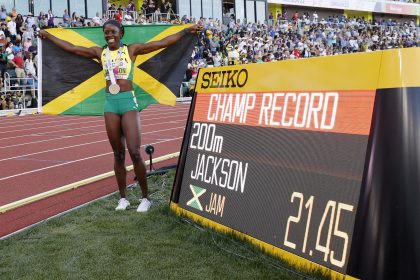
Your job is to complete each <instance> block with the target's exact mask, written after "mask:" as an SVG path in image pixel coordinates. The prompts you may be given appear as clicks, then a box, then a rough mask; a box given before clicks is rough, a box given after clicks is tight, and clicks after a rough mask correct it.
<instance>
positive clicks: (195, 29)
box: [188, 24, 203, 33]
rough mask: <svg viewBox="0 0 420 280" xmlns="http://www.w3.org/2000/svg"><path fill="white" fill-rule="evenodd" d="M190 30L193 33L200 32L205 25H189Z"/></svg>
mask: <svg viewBox="0 0 420 280" xmlns="http://www.w3.org/2000/svg"><path fill="white" fill-rule="evenodd" d="M188 30H189V31H190V32H191V33H198V32H200V31H201V30H203V25H198V24H194V25H192V26H190V27H188Z"/></svg>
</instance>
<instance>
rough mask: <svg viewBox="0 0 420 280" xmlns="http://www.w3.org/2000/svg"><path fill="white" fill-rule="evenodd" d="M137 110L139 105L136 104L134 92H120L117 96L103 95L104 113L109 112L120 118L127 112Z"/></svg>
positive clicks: (107, 93)
mask: <svg viewBox="0 0 420 280" xmlns="http://www.w3.org/2000/svg"><path fill="white" fill-rule="evenodd" d="M138 110H139V104H138V103H137V99H136V96H135V95H134V91H122V92H119V93H117V94H111V93H109V92H106V93H105V108H104V112H111V113H115V114H117V115H120V116H122V115H124V113H126V112H128V111H138Z"/></svg>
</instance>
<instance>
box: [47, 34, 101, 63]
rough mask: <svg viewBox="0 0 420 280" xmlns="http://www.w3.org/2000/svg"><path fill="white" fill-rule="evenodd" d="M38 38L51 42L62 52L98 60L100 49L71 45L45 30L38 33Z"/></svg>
mask: <svg viewBox="0 0 420 280" xmlns="http://www.w3.org/2000/svg"><path fill="white" fill-rule="evenodd" d="M39 37H40V38H41V39H47V40H50V41H51V42H53V43H54V44H55V45H57V46H58V47H60V48H62V49H63V50H65V51H67V52H69V53H73V54H76V55H79V56H82V57H86V58H97V59H100V57H101V52H102V49H101V48H100V47H91V48H86V47H82V46H75V45H73V44H72V43H69V42H67V41H64V40H61V39H60V38H57V37H55V36H54V35H52V34H50V33H48V32H46V31H45V30H40V31H39Z"/></svg>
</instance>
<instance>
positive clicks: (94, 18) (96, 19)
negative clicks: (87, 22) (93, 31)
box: [92, 12, 102, 26]
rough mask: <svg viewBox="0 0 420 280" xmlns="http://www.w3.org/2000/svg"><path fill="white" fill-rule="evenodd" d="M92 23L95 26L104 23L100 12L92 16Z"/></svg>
mask: <svg viewBox="0 0 420 280" xmlns="http://www.w3.org/2000/svg"><path fill="white" fill-rule="evenodd" d="M92 24H93V26H101V25H102V20H101V18H100V17H99V13H98V12H97V13H96V16H95V17H93V18H92Z"/></svg>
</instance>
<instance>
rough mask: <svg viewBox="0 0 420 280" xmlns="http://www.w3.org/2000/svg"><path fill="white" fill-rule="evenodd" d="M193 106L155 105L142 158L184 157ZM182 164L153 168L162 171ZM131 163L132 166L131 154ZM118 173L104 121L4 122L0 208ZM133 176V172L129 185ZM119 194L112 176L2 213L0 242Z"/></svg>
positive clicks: (145, 127)
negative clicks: (147, 151) (181, 152)
mask: <svg viewBox="0 0 420 280" xmlns="http://www.w3.org/2000/svg"><path fill="white" fill-rule="evenodd" d="M189 106H190V104H189V103H187V104H186V103H183V104H182V103H181V104H177V105H176V106H175V107H169V106H161V105H152V106H149V107H148V108H147V109H146V110H144V111H143V112H142V113H141V127H142V149H141V150H142V153H143V156H144V158H145V159H148V156H147V155H146V154H145V153H144V149H143V147H144V146H143V145H144V144H153V145H154V147H155V153H154V155H153V157H154V158H156V157H159V156H163V155H167V154H171V153H175V152H179V150H180V148H181V143H182V138H183V135H184V129H185V124H186V120H187V116H188V110H189ZM176 162H177V159H172V160H168V161H166V162H162V163H159V164H154V167H155V168H157V167H159V165H160V166H162V165H170V164H174V163H176ZM126 163H127V165H131V162H130V157H129V155H128V152H127V153H126ZM112 169H113V154H112V150H111V147H110V144H109V142H108V139H107V136H106V132H105V127H104V120H103V117H97V116H89V117H86V116H52V115H28V116H21V117H3V118H0V207H1V206H4V205H7V204H9V203H12V202H14V201H17V200H21V199H24V198H28V197H31V196H33V195H36V194H39V193H42V192H46V191H49V190H53V189H56V188H59V187H61V186H65V185H68V184H70V183H74V182H77V181H80V180H83V179H87V178H90V177H93V176H96V175H99V174H103V173H106V172H109V171H112ZM133 177H134V175H133V174H132V172H129V173H128V177H127V184H130V183H132V181H131V178H133ZM116 190H117V187H116V183H115V178H114V177H110V178H107V179H103V180H100V181H98V182H94V183H91V184H88V185H86V186H82V187H79V188H77V189H74V190H69V191H66V192H64V193H61V194H58V195H55V196H52V197H49V198H45V199H42V200H40V201H37V202H33V203H31V204H28V205H25V206H22V207H18V208H15V209H13V210H9V211H7V212H5V213H0V238H1V237H4V236H6V235H8V234H11V233H14V232H16V231H18V230H21V229H23V228H25V227H28V226H30V225H33V224H34V223H37V222H39V221H42V220H45V219H47V218H49V217H51V216H54V215H57V214H59V213H62V212H64V211H66V210H69V209H71V208H74V207H77V206H79V205H81V204H83V203H87V202H89V201H91V200H94V199H96V198H99V197H102V196H104V195H107V194H109V193H112V192H114V191H116Z"/></svg>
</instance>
